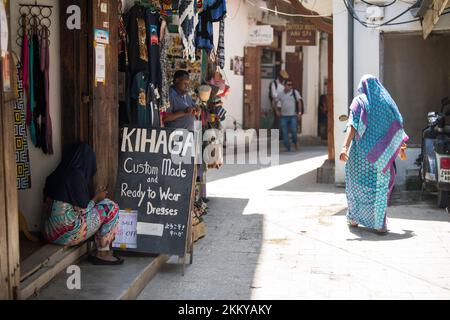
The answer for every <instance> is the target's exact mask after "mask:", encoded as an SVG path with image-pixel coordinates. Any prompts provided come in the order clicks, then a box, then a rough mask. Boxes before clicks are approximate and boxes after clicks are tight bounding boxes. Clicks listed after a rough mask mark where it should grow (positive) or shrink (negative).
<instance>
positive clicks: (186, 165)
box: [116, 127, 196, 256]
mask: <svg viewBox="0 0 450 320" xmlns="http://www.w3.org/2000/svg"><path fill="white" fill-rule="evenodd" d="M121 131H122V132H121V140H120V141H121V143H120V153H119V170H118V180H117V181H118V182H117V189H116V199H117V200H118V203H119V207H120V208H121V209H122V210H125V211H127V212H137V222H136V223H134V221H133V220H132V218H131V217H129V216H128V215H127V214H124V217H123V218H122V221H123V223H122V224H120V229H119V233H120V234H121V235H122V236H124V238H120V239H119V240H120V241H119V240H118V241H116V242H117V243H116V246H117V247H119V248H124V247H126V248H125V249H126V250H129V251H135V252H143V253H154V254H169V255H178V256H183V255H184V254H185V251H186V241H187V233H188V230H189V229H188V226H189V223H190V212H191V205H192V203H191V200H192V191H193V183H194V182H195V180H194V167H195V163H194V159H195V150H196V148H195V139H194V133H193V132H189V131H187V130H182V129H169V128H164V129H146V128H139V127H124V128H122V130H121ZM134 234H136V245H135V246H136V248H133V246H132V245H129V243H132V242H133V241H134V238H133V237H134ZM124 244H125V245H124Z"/></svg>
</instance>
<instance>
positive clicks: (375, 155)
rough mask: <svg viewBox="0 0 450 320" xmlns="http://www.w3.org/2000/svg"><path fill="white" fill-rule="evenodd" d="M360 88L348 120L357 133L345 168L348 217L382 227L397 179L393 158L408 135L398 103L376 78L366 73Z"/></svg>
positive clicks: (366, 224) (368, 225)
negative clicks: (404, 128)
mask: <svg viewBox="0 0 450 320" xmlns="http://www.w3.org/2000/svg"><path fill="white" fill-rule="evenodd" d="M358 91H359V93H360V95H359V96H357V97H356V98H355V99H354V100H353V103H352V105H351V107H350V119H349V122H348V126H353V127H354V128H355V129H356V134H355V137H354V139H353V142H352V146H351V150H350V154H349V160H348V162H347V164H346V167H345V170H346V194H347V201H348V213H347V218H348V219H349V220H351V221H353V222H356V223H358V224H361V225H363V226H366V227H369V228H373V229H383V228H384V227H386V209H387V206H388V201H389V198H390V194H391V192H392V189H393V187H394V182H395V170H394V161H395V159H396V158H397V156H398V154H399V152H400V147H401V146H402V145H403V143H405V142H406V141H408V139H409V138H408V136H407V135H406V133H405V131H404V130H403V118H402V116H401V114H400V112H399V110H398V107H397V105H396V104H395V102H394V100H393V99H392V98H391V96H390V95H389V93H388V91H387V90H386V89H385V88H384V87H383V86H382V84H381V83H380V82H379V81H378V79H377V78H375V77H374V76H369V75H367V76H364V77H363V78H362V80H361V83H360V86H359V89H358Z"/></svg>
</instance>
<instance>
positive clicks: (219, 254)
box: [139, 147, 450, 300]
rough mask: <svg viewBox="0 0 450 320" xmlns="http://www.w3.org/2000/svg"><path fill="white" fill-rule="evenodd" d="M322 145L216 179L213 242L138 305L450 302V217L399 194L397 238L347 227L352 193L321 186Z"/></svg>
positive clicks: (173, 269)
mask: <svg viewBox="0 0 450 320" xmlns="http://www.w3.org/2000/svg"><path fill="white" fill-rule="evenodd" d="M325 159H326V150H325V149H324V148H322V147H305V148H304V149H302V151H300V152H297V153H291V154H281V156H280V165H279V166H275V167H266V168H260V167H258V166H256V165H255V166H251V165H245V166H239V165H232V166H231V165H230V166H225V167H224V168H223V169H222V170H219V171H209V172H208V181H209V183H208V196H209V198H210V200H211V201H210V203H209V213H208V215H207V216H206V218H205V221H206V224H207V228H208V231H207V236H206V237H205V238H204V239H201V240H199V242H198V243H197V244H196V245H195V254H194V264H193V265H191V266H188V267H187V268H186V274H185V276H182V275H181V272H182V269H181V267H180V265H179V264H177V262H178V261H177V259H173V260H171V261H169V263H168V264H167V265H165V266H164V267H163V268H162V270H161V271H160V272H159V274H158V275H157V276H156V277H155V278H154V279H153V280H152V281H151V282H150V283H149V285H148V286H147V287H146V288H145V289H144V291H143V292H142V293H141V295H140V296H139V299H186V300H197V299H449V298H450V268H449V265H450V223H449V222H450V216H449V215H448V214H447V213H446V212H445V210H439V209H437V208H436V207H435V199H434V198H431V197H429V198H427V199H426V201H425V202H420V201H418V200H413V199H403V198H402V197H401V196H398V195H395V196H394V200H395V201H394V203H393V205H392V206H391V207H390V208H389V210H388V217H389V220H388V222H389V230H390V232H389V234H387V235H384V236H380V235H377V234H374V233H372V232H371V231H369V230H366V229H364V228H357V229H349V228H348V227H347V225H346V219H345V213H346V200H345V193H344V189H342V188H336V187H335V186H334V185H318V184H316V182H315V181H316V180H315V179H316V169H317V168H318V167H320V166H321V165H322V163H323V162H324V161H325Z"/></svg>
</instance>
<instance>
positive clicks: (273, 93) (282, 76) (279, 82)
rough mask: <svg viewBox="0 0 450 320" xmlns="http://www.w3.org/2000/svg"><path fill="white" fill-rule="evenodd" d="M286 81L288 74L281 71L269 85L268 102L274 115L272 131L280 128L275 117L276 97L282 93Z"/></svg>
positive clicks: (278, 120)
mask: <svg viewBox="0 0 450 320" xmlns="http://www.w3.org/2000/svg"><path fill="white" fill-rule="evenodd" d="M288 79H289V74H288V73H287V72H286V70H281V71H280V73H279V74H278V78H277V79H275V80H274V81H272V82H271V83H270V88H269V100H270V103H271V107H272V111H273V114H274V121H273V124H272V129H279V128H280V118H279V117H278V115H277V108H278V96H279V94H280V93H282V92H283V91H284V84H285V82H286V80H288Z"/></svg>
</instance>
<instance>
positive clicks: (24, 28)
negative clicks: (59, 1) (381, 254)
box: [16, 0, 53, 47]
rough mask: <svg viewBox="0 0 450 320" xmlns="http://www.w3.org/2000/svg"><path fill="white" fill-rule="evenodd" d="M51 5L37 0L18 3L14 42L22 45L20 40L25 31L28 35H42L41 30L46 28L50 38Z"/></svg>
mask: <svg viewBox="0 0 450 320" xmlns="http://www.w3.org/2000/svg"><path fill="white" fill-rule="evenodd" d="M52 9H53V6H46V5H40V4H38V3H37V0H36V1H34V4H19V13H20V18H19V29H18V30H17V39H16V43H17V45H18V46H20V47H22V40H23V36H24V34H25V32H27V34H28V36H30V37H31V36H32V35H33V34H35V33H37V34H38V35H39V37H41V36H42V34H43V30H44V29H45V28H47V29H48V36H49V38H50V27H51V25H52V20H51V16H52V14H53V10H52Z"/></svg>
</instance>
